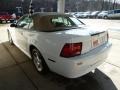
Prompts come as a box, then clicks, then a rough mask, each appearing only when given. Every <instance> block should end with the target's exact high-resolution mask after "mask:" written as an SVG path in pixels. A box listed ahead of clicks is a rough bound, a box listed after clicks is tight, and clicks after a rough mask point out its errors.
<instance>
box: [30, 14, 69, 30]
mask: <svg viewBox="0 0 120 90" xmlns="http://www.w3.org/2000/svg"><path fill="white" fill-rule="evenodd" d="M56 16H57V17H58V16H62V17H70V16H71V15H68V14H60V13H35V14H33V15H32V16H31V17H32V18H33V22H34V27H35V29H36V30H40V31H51V30H54V29H55V26H54V25H53V24H52V23H51V19H52V18H54V17H56Z"/></svg>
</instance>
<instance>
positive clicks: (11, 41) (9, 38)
mask: <svg viewBox="0 0 120 90" xmlns="http://www.w3.org/2000/svg"><path fill="white" fill-rule="evenodd" d="M8 40H9V43H10V44H11V45H14V43H13V40H12V36H11V34H10V32H9V31H8Z"/></svg>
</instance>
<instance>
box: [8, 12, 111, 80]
mask: <svg viewBox="0 0 120 90" xmlns="http://www.w3.org/2000/svg"><path fill="white" fill-rule="evenodd" d="M8 36H9V41H10V43H11V44H13V43H14V44H15V45H16V46H17V47H18V48H19V49H20V50H22V51H23V52H24V53H25V54H26V55H27V56H28V57H30V58H31V59H32V60H33V62H34V64H35V67H36V69H37V71H38V72H40V73H46V72H48V70H51V71H53V72H55V73H58V74H59V75H62V76H64V77H67V78H77V77H80V76H82V75H85V74H87V73H89V72H91V71H92V70H95V69H96V68H97V67H98V66H99V65H101V64H102V63H103V62H104V61H105V59H106V58H107V55H108V51H109V49H110V47H111V43H110V42H109V41H108V38H109V36H108V32H107V31H104V30H99V27H98V28H97V29H92V28H89V27H87V26H86V25H85V24H84V23H82V22H81V21H80V20H78V19H77V18H75V17H73V16H71V15H66V14H59V13H34V14H33V15H32V16H29V15H24V16H23V17H22V18H21V19H19V20H18V21H17V22H16V23H14V24H11V26H10V27H9V28H8Z"/></svg>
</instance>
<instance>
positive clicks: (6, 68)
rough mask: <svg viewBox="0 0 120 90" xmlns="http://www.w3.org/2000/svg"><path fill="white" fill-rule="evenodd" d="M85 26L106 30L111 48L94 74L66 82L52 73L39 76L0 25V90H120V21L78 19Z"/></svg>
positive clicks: (4, 28)
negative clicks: (9, 40) (10, 41)
mask: <svg viewBox="0 0 120 90" xmlns="http://www.w3.org/2000/svg"><path fill="white" fill-rule="evenodd" d="M82 21H84V22H85V23H86V24H87V25H91V26H92V25H93V26H96V27H102V28H106V29H108V30H109V33H110V41H111V42H112V44H113V45H112V48H111V50H110V54H109V56H108V58H107V59H106V62H105V63H103V64H102V65H101V66H100V67H98V68H97V69H96V71H95V73H89V74H87V75H84V76H83V77H80V78H77V79H67V78H64V77H62V76H59V75H57V74H55V73H53V72H49V73H48V74H47V75H45V76H43V75H41V74H39V73H38V72H37V71H36V69H35V67H34V65H33V63H32V60H30V59H29V58H28V57H27V56H26V55H25V54H24V53H23V52H21V51H20V50H19V49H18V48H17V47H16V46H13V45H10V44H9V42H8V37H7V31H6V29H7V27H9V24H6V25H5V24H3V25H0V90H120V54H119V52H120V31H119V30H120V27H119V24H120V21H119V20H116V21H111V20H110V21H109V20H101V19H100V20H95V19H93V20H92V19H82Z"/></svg>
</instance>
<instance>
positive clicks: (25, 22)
mask: <svg viewBox="0 0 120 90" xmlns="http://www.w3.org/2000/svg"><path fill="white" fill-rule="evenodd" d="M31 22H32V19H31V18H29V17H28V16H26V17H23V18H21V19H20V20H19V21H18V22H17V27H20V28H24V29H28V27H29V25H30V23H31Z"/></svg>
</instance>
